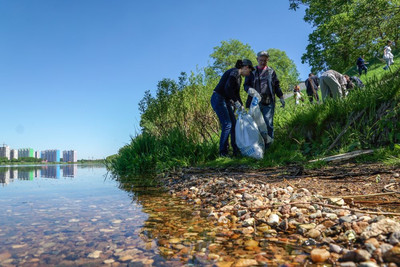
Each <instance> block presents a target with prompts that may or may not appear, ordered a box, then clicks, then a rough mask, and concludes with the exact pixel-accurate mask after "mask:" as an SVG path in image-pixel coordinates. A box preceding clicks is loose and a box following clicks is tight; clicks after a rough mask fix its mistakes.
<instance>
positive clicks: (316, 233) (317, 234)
mask: <svg viewBox="0 0 400 267" xmlns="http://www.w3.org/2000/svg"><path fill="white" fill-rule="evenodd" d="M306 236H308V237H311V238H314V239H317V238H318V237H320V236H321V232H320V231H318V230H317V229H311V230H309V231H308V232H307V234H306Z"/></svg>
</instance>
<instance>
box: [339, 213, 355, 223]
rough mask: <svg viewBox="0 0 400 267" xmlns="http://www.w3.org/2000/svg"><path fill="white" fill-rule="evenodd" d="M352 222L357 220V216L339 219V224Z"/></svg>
mask: <svg viewBox="0 0 400 267" xmlns="http://www.w3.org/2000/svg"><path fill="white" fill-rule="evenodd" d="M354 220H357V216H355V215H347V216H342V217H340V218H339V222H340V223H345V222H348V223H350V222H352V221H354Z"/></svg>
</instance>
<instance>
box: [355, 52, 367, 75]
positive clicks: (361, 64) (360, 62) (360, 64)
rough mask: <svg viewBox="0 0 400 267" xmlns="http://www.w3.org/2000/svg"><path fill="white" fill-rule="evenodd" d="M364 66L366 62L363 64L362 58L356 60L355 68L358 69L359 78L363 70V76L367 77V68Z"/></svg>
mask: <svg viewBox="0 0 400 267" xmlns="http://www.w3.org/2000/svg"><path fill="white" fill-rule="evenodd" d="M366 64H368V62H365V60H364V56H360V57H359V58H358V59H357V68H358V73H359V74H360V76H361V74H362V71H363V70H364V73H365V75H367V71H368V68H367V66H365V65H366Z"/></svg>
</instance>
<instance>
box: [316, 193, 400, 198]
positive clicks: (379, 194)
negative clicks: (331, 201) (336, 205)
mask: <svg viewBox="0 0 400 267" xmlns="http://www.w3.org/2000/svg"><path fill="white" fill-rule="evenodd" d="M398 193H400V192H386V193H376V194H367V195H350V196H327V197H322V198H324V199H327V198H336V197H337V198H342V199H349V198H364V197H375V196H385V195H394V194H398Z"/></svg>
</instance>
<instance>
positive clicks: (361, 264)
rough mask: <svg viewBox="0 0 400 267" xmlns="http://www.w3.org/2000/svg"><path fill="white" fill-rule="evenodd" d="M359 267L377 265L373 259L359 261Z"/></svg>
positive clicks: (375, 266)
mask: <svg viewBox="0 0 400 267" xmlns="http://www.w3.org/2000/svg"><path fill="white" fill-rule="evenodd" d="M358 266H359V267H379V265H378V264H376V263H375V262H373V261H365V262H361V263H360V264H359V265H358Z"/></svg>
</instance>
